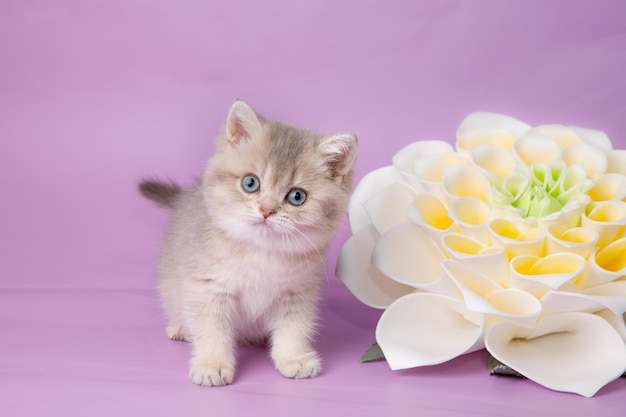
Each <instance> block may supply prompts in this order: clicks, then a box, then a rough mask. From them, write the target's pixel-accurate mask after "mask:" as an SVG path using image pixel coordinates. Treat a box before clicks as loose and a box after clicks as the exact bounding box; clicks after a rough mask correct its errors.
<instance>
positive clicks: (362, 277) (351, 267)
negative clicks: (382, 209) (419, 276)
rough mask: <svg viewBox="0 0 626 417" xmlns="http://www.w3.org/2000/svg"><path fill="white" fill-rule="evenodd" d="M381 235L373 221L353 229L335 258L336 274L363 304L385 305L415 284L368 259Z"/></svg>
mask: <svg viewBox="0 0 626 417" xmlns="http://www.w3.org/2000/svg"><path fill="white" fill-rule="evenodd" d="M379 237H380V235H379V234H378V233H377V232H376V230H375V229H374V227H373V226H372V225H370V226H366V227H364V228H362V229H361V230H359V231H358V232H356V233H355V234H354V235H352V237H350V239H348V241H347V242H346V244H345V245H344V246H343V248H342V249H341V252H340V253H339V259H338V261H337V268H336V272H335V273H336V275H337V277H338V278H339V279H340V280H341V282H343V283H344V285H345V286H346V287H348V289H349V290H350V291H351V292H352V294H354V296H355V297H356V298H357V299H359V301H361V302H362V303H363V304H365V305H367V306H370V307H374V308H386V307H388V306H389V305H390V304H391V303H392V302H393V301H395V300H396V299H398V298H400V297H401V296H403V295H406V294H408V293H410V292H412V291H414V288H412V287H409V286H406V285H403V284H400V283H398V282H396V281H394V280H392V279H391V278H389V277H387V276H386V275H385V274H383V273H382V272H380V271H379V270H378V269H376V267H374V265H372V264H371V263H370V257H371V254H372V250H373V249H374V245H375V244H376V241H377V240H378V238H379Z"/></svg>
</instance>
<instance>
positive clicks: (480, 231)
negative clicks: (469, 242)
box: [448, 197, 491, 245]
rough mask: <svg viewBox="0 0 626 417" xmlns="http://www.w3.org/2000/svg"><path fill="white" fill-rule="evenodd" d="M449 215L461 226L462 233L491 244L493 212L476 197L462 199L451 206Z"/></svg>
mask: <svg viewBox="0 0 626 417" xmlns="http://www.w3.org/2000/svg"><path fill="white" fill-rule="evenodd" d="M448 214H449V216H450V218H451V219H452V220H454V221H455V222H456V224H458V225H459V227H460V229H461V233H463V234H465V235H467V236H469V237H471V238H473V239H476V240H478V241H480V242H482V243H485V244H487V245H488V244H491V237H490V235H489V227H488V226H489V222H490V221H491V210H490V208H489V206H488V205H487V203H485V202H484V201H483V200H481V199H480V198H476V197H461V198H458V199H456V200H454V201H453V202H452V203H451V204H450V209H449V210H448Z"/></svg>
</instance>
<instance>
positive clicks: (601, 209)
mask: <svg viewBox="0 0 626 417" xmlns="http://www.w3.org/2000/svg"><path fill="white" fill-rule="evenodd" d="M582 225H583V227H588V228H591V229H594V230H596V231H597V232H598V234H599V239H598V247H603V246H605V245H608V244H609V243H611V242H613V241H614V240H615V239H618V238H619V237H620V236H621V234H622V233H623V231H624V229H625V227H626V202H624V201H607V202H604V203H599V204H598V205H596V206H595V208H593V209H592V210H591V211H590V212H589V214H583V216H582Z"/></svg>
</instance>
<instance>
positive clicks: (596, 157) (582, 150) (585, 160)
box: [563, 143, 608, 177]
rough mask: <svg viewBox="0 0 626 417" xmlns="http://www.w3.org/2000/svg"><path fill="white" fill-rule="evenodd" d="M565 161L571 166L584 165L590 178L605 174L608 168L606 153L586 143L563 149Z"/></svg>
mask: <svg viewBox="0 0 626 417" xmlns="http://www.w3.org/2000/svg"><path fill="white" fill-rule="evenodd" d="M563 161H564V162H565V163H566V164H567V165H569V166H572V165H576V164H579V165H582V166H583V167H584V168H585V171H587V175H588V176H589V177H593V176H596V175H601V174H604V173H605V172H606V169H607V168H608V161H607V158H606V153H605V152H604V151H603V150H601V149H598V148H596V147H595V146H591V145H587V144H584V143H581V144H577V145H571V146H568V147H567V148H565V149H563Z"/></svg>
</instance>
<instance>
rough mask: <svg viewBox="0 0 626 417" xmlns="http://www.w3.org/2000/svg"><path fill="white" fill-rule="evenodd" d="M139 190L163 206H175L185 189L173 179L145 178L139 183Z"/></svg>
mask: <svg viewBox="0 0 626 417" xmlns="http://www.w3.org/2000/svg"><path fill="white" fill-rule="evenodd" d="M139 192H140V193H141V195H143V196H144V197H146V198H147V199H148V200H152V201H154V202H155V203H157V204H158V205H159V206H161V207H165V208H174V206H175V205H176V201H178V199H179V198H180V196H181V194H182V193H183V189H182V188H181V187H180V185H178V184H176V183H175V182H173V181H169V182H163V181H157V180H145V181H142V182H140V183H139Z"/></svg>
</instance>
